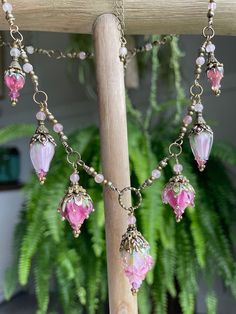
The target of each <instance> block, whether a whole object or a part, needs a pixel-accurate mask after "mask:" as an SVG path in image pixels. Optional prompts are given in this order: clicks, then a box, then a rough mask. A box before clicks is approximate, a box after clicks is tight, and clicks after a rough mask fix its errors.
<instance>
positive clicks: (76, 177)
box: [70, 172, 80, 184]
mask: <svg viewBox="0 0 236 314" xmlns="http://www.w3.org/2000/svg"><path fill="white" fill-rule="evenodd" d="M79 179H80V177H79V174H78V173H77V172H74V173H72V175H71V176H70V181H71V182H72V183H73V184H76V183H78V182H79Z"/></svg>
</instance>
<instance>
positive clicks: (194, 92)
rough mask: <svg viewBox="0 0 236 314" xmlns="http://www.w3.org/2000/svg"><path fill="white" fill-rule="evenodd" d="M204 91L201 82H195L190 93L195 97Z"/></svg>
mask: <svg viewBox="0 0 236 314" xmlns="http://www.w3.org/2000/svg"><path fill="white" fill-rule="evenodd" d="M194 89H195V90H194ZM202 93H203V87H202V86H201V85H200V84H194V85H192V86H191V87H190V94H191V95H192V96H194V97H196V96H201V95H202Z"/></svg>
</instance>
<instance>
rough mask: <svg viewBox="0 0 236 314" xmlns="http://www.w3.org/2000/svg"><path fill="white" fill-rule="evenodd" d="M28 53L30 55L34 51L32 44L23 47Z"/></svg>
mask: <svg viewBox="0 0 236 314" xmlns="http://www.w3.org/2000/svg"><path fill="white" fill-rule="evenodd" d="M25 49H26V51H27V52H28V54H30V55H32V54H33V53H34V47H33V46H27V47H25Z"/></svg>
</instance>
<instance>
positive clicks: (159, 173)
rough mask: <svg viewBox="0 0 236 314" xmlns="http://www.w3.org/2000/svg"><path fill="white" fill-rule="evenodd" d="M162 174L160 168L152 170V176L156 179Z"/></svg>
mask: <svg viewBox="0 0 236 314" xmlns="http://www.w3.org/2000/svg"><path fill="white" fill-rule="evenodd" d="M160 176H161V171H160V170H158V169H154V170H152V177H153V178H154V179H158V178H160Z"/></svg>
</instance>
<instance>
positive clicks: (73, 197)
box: [58, 173, 94, 238]
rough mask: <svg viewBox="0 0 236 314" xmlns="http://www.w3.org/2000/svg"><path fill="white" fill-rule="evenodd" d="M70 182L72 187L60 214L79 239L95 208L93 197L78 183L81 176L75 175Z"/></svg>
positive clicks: (61, 205)
mask: <svg viewBox="0 0 236 314" xmlns="http://www.w3.org/2000/svg"><path fill="white" fill-rule="evenodd" d="M70 180H71V185H70V187H69V188H68V190H67V192H66V195H65V196H64V198H63V199H62V201H61V203H60V205H59V208H58V212H59V213H60V214H61V217H62V220H67V221H68V222H69V223H70V225H71V228H72V229H73V233H74V236H75V237H76V238H77V237H78V236H79V234H80V228H81V226H82V224H83V223H84V221H85V219H87V218H89V215H90V214H91V212H93V211H94V208H93V202H92V200H91V197H90V196H89V195H88V194H87V192H86V190H85V189H84V188H83V187H81V186H80V185H79V183H78V182H79V175H78V174H77V173H73V174H72V175H71V176H70Z"/></svg>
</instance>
